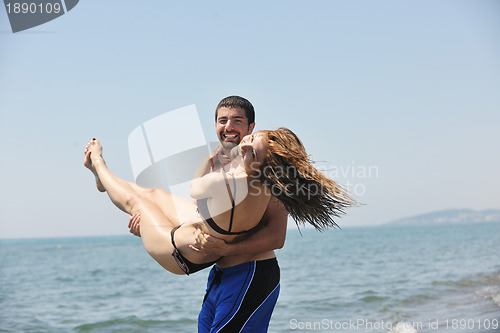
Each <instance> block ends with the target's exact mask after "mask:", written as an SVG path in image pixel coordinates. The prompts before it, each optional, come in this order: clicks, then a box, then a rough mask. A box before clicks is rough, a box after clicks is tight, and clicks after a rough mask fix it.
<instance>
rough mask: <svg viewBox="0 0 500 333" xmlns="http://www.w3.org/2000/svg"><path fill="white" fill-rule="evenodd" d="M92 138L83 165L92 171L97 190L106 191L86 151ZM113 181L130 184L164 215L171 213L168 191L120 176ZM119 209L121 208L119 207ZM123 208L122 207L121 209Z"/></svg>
mask: <svg viewBox="0 0 500 333" xmlns="http://www.w3.org/2000/svg"><path fill="white" fill-rule="evenodd" d="M93 141H94V140H90V141H89V143H88V144H87V147H86V150H85V161H84V165H85V166H86V167H87V168H88V169H89V170H90V171H92V173H93V174H94V176H95V180H96V186H97V189H98V190H99V192H106V188H105V187H104V185H103V184H102V182H101V179H100V178H99V175H98V173H97V171H96V170H95V168H93V167H92V160H91V157H90V156H91V155H88V154H87V153H88V152H91V151H90V150H89V149H90V148H91V146H92V145H93V143H92V142H93ZM101 149H102V148H101ZM115 181H118V182H122V185H123V186H124V187H126V185H128V186H130V188H131V189H132V190H133V191H134V192H135V193H136V194H137V195H138V196H139V197H141V198H145V199H148V200H149V201H151V202H152V203H153V204H155V205H156V206H157V207H158V208H159V209H160V210H161V211H162V212H163V213H165V215H168V214H169V213H172V211H171V208H175V207H174V205H173V204H172V198H171V195H170V193H168V192H167V191H165V190H163V189H157V188H146V187H142V186H140V185H137V184H136V183H133V182H129V181H126V180H123V179H121V178H118V177H115ZM120 209H121V208H120ZM122 210H123V209H122Z"/></svg>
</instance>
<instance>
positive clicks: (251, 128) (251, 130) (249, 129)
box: [248, 123, 255, 133]
mask: <svg viewBox="0 0 500 333" xmlns="http://www.w3.org/2000/svg"><path fill="white" fill-rule="evenodd" d="M254 127H255V123H251V124H250V125H248V133H252V132H253V129H254Z"/></svg>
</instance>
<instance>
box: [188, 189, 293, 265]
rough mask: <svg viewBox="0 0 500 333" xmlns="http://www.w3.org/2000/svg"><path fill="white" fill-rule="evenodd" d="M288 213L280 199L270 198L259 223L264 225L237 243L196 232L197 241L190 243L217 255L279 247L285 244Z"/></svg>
mask: <svg viewBox="0 0 500 333" xmlns="http://www.w3.org/2000/svg"><path fill="white" fill-rule="evenodd" d="M287 217H288V213H287V211H286V210H285V208H284V206H283V204H282V203H281V201H279V200H278V199H276V198H274V197H273V198H272V199H271V201H270V202H269V204H268V206H267V209H266V212H265V213H264V216H263V217H262V221H261V223H264V224H265V226H264V227H263V228H262V229H260V230H258V231H256V232H255V233H254V234H252V235H251V236H249V237H248V238H247V239H245V240H242V241H240V242H237V243H226V242H225V241H224V240H222V239H219V238H216V237H213V236H210V235H208V234H205V233H202V232H201V231H198V232H197V235H196V236H197V238H196V239H197V242H196V244H195V245H190V248H191V249H193V250H195V251H201V252H206V253H207V254H216V255H219V256H223V257H225V256H234V255H241V254H257V253H263V252H267V251H272V250H276V249H281V248H282V247H283V245H284V244H285V238H286V227H287Z"/></svg>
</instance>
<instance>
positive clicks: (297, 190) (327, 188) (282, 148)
mask: <svg viewBox="0 0 500 333" xmlns="http://www.w3.org/2000/svg"><path fill="white" fill-rule="evenodd" d="M261 133H263V135H264V138H265V139H267V140H266V141H267V143H268V153H267V156H266V158H265V160H264V163H263V164H262V166H261V172H260V180H261V181H262V182H263V183H264V184H265V185H266V186H267V187H268V188H269V189H270V190H271V194H272V195H273V196H275V197H277V198H278V199H279V200H280V201H281V202H282V203H283V205H284V206H285V208H286V210H287V211H288V213H289V214H290V215H291V216H292V217H293V219H294V220H295V221H296V223H297V224H301V225H305V223H306V222H307V223H309V224H311V225H313V226H314V227H315V228H316V229H318V230H320V231H321V230H324V229H326V228H328V227H339V226H338V224H337V223H336V222H335V221H334V218H338V217H340V215H342V214H345V211H344V209H345V208H347V207H350V206H354V205H355V204H356V201H355V200H354V199H353V198H352V197H351V196H350V195H349V193H347V191H346V190H344V189H343V188H342V187H341V186H339V185H338V184H337V183H336V182H334V181H333V180H331V179H330V178H328V177H326V176H325V175H324V174H323V173H322V172H320V171H319V170H317V169H316V168H315V167H314V166H313V165H312V161H311V160H310V158H309V155H308V154H307V152H306V149H305V148H304V146H303V145H302V142H301V141H300V139H299V138H298V137H297V135H295V133H293V132H292V131H291V130H289V129H288V128H284V127H280V128H278V129H277V130H274V131H261Z"/></svg>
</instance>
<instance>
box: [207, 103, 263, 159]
mask: <svg viewBox="0 0 500 333" xmlns="http://www.w3.org/2000/svg"><path fill="white" fill-rule="evenodd" d="M254 127H255V123H253V124H250V126H249V125H248V118H247V116H246V115H245V110H243V109H242V108H238V107H236V108H226V107H221V108H219V110H217V122H216V124H215V129H216V132H217V137H218V138H219V141H220V142H221V144H222V146H223V147H224V148H225V149H231V148H233V147H235V146H236V145H238V144H239V143H240V141H241V139H242V138H243V137H244V136H246V135H248V134H250V133H252V131H253V128H254Z"/></svg>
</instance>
